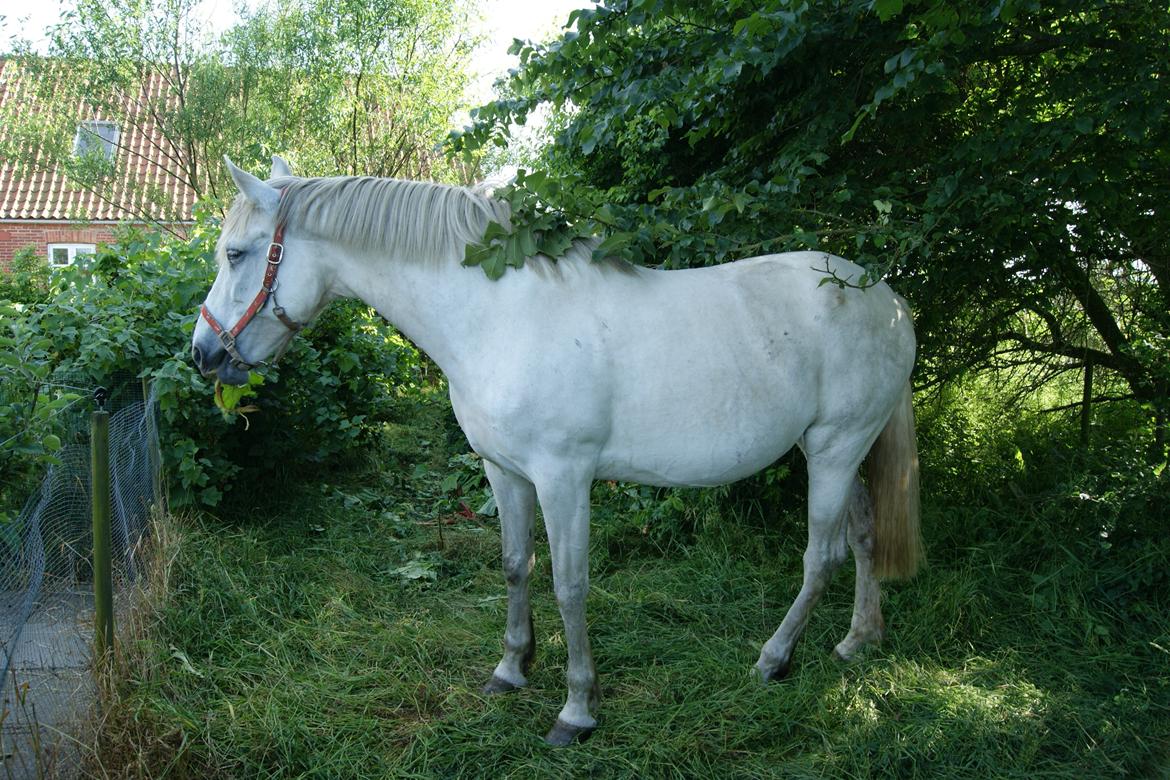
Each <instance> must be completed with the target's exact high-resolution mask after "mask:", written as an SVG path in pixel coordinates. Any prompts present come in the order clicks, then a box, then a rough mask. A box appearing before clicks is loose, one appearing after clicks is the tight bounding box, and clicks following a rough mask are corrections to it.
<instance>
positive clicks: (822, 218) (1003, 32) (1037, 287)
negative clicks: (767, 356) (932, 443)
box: [454, 0, 1170, 450]
mask: <svg viewBox="0 0 1170 780" xmlns="http://www.w3.org/2000/svg"><path fill="white" fill-rule="evenodd" d="M569 26H570V27H571V28H573V29H570V30H569V31H568V32H566V33H565V34H564V35H563V36H562V37H561V38H560V39H558V40H556V41H554V42H552V43H551V44H548V45H536V44H532V43H522V42H518V43H517V44H516V45H515V47H514V50H515V51H516V52H517V53H518V54H519V55H520V59H521V63H522V64H521V67H520V68H519V70H518V72H517V73H516V74H515V76H514V77H513V78H512V79H511V81H510V84H509V90H510V93H509V97H508V98H507V99H502V100H498V101H496V102H494V103H492V104H489V105H487V106H484V107H482V108H480V109H479V110H478V111H477V112H475V114H474V115H473V119H474V123H473V125H472V126H471V127H470V128H468V129H467V130H466V131H465V132H463V133H461V134H458V135H457V136H456V137H455V138H454V148H455V149H456V150H464V151H467V150H472V149H478V148H481V147H483V146H485V145H487V144H490V143H492V142H496V143H504V142H506V138H507V135H508V130H509V127H510V126H512V125H513V123H522V122H524V121H525V119H526V118H527V117H528V116H529V115H530V114H531V112H532V111H533V110H534V109H535V108H536V107H537V106H539V105H541V104H549V105H551V106H552V107H553V108H554V110H555V111H558V112H560V114H561V115H562V116H563V117H565V118H566V120H567V121H565V122H564V123H563V127H562V128H561V129H559V130H558V132H557V133H556V136H555V138H554V139H553V140H552V142H551V143H550V144H549V146H548V147H547V149H546V152H545V155H544V157H543V160H542V165H541V166H540V167H541V171H540V173H539V174H538V175H531V176H523V175H522V176H521V177H520V178H519V180H518V183H517V186H516V188H515V190H514V191H513V192H511V193H510V194H509V197H511V198H512V200H513V201H514V204H515V206H516V208H517V210H518V212H519V213H520V215H521V217H522V219H521V220H520V221H521V222H524V221H525V220H528V221H529V222H535V223H536V224H537V226H538V227H539V228H541V229H543V230H544V231H546V232H548V233H550V234H553V235H557V236H560V237H564V236H565V235H573V234H577V233H591V232H593V233H605V234H606V235H607V236H608V238H607V239H606V241H605V243H604V244H603V245H602V251H604V252H620V253H622V254H624V255H625V256H627V257H629V258H630V259H633V260H635V261H640V262H650V263H657V264H662V265H664V266H666V267H680V266H689V265H702V264H710V263H717V262H722V261H725V260H728V259H733V258H735V257H742V256H747V255H752V254H760V253H763V252H766V251H776V250H788V249H807V248H815V249H824V250H826V251H832V252H835V253H838V254H841V255H844V256H847V257H850V258H852V259H854V260H857V261H858V262H860V263H861V264H862V265H863V266H865V267H866V269H867V275H866V276H865V277H863V278H861V279H850V280H831V281H835V282H838V283H843V284H860V285H864V284H868V283H869V282H870V281H871V279H873V278H877V277H879V276H883V275H884V276H891V277H893V281H894V282H895V283H896V285H897V286H898V288H899V289H900V290H901V291H903V292H904V293H905V294H907V295H908V297H910V298H911V300H912V302H913V303H914V305H915V308H916V311H917V317H918V326H919V332H920V336H921V337H922V341H923V345H922V347H923V348H922V364H921V371H922V374H923V377H922V380H920V381H927V382H934V381H942V380H944V379H946V378H947V377H950V376H953V375H955V374H956V373H961V372H964V371H968V370H971V369H974V368H979V367H983V366H987V365H992V364H1006V365H1020V366H1023V367H1026V368H1028V369H1029V370H1031V371H1032V372H1033V374H1034V375H1035V378H1036V381H1037V382H1043V381H1046V380H1048V379H1051V378H1052V377H1055V376H1058V375H1060V374H1061V373H1064V372H1069V371H1081V370H1085V368H1086V366H1089V365H1093V366H1096V367H1098V368H1100V369H1103V371H1104V375H1102V373H1101V372H1099V373H1098V381H1099V383H1100V387H1102V388H1103V389H1104V390H1103V392H1104V393H1105V394H1106V395H1109V396H1111V397H1114V396H1125V397H1133V398H1136V399H1138V400H1139V401H1140V402H1141V403H1143V404H1144V405H1146V406H1147V407H1148V408H1149V409H1150V410H1151V411H1152V413H1153V416H1154V419H1155V420H1156V423H1155V429H1156V431H1157V433H1156V435H1157V437H1158V447H1159V448H1160V450H1164V441H1165V440H1164V436H1165V426H1166V415H1167V411H1168V410H1167V395H1168V389H1170V349H1168V348H1167V347H1168V344H1167V336H1168V334H1170V315H1168V313H1167V312H1168V310H1170V263H1168V258H1167V255H1166V249H1165V247H1166V246H1167V240H1166V239H1167V236H1166V232H1167V230H1168V229H1170V228H1168V227H1167V226H1168V225H1170V220H1168V219H1167V214H1166V213H1165V212H1166V208H1167V207H1166V204H1167V202H1170V201H1168V196H1170V192H1168V187H1170V177H1168V176H1167V173H1166V171H1167V170H1168V168H1167V165H1166V162H1167V160H1168V159H1170V135H1168V132H1167V128H1168V123H1167V111H1168V110H1170V109H1168V106H1170V84H1168V79H1167V73H1168V71H1170V9H1167V7H1166V6H1165V4H1157V3H1148V2H1144V0H1090V1H1089V2H1082V1H1079V0H1056V1H1055V2H1043V3H1041V2H1038V1H1035V0H995V1H994V2H991V1H990V0H986V1H983V2H970V3H968V2H962V3H960V2H952V1H950V0H919V1H918V2H915V1H914V0H906V2H903V0H874V1H873V2H868V1H867V2H862V1H861V0H853V1H841V2H828V3H810V2H799V1H797V0H754V1H749V0H730V2H716V1H715V0H701V1H700V2H692V1H688V2H682V1H681V0H613V1H611V2H605V3H603V4H602V5H600V6H598V7H596V8H594V9H588V10H582V11H577V12H574V13H573V14H572V15H571V17H570V19H569ZM520 229H521V230H522V229H523V227H521V228H520ZM519 243H520V242H511V243H509V240H508V236H506V235H497V236H494V237H491V239H490V240H489V242H488V245H487V246H486V247H485V248H484V249H482V250H479V251H478V252H477V253H472V254H471V255H470V256H469V259H470V260H472V261H474V262H482V263H484V264H485V267H486V269H487V270H489V271H496V272H502V269H503V267H504V266H505V265H506V264H507V263H508V262H510V261H511V260H512V259H513V258H512V255H511V253H512V252H513V251H514V247H515V246H518V245H519Z"/></svg>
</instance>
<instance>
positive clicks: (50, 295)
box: [0, 219, 419, 506]
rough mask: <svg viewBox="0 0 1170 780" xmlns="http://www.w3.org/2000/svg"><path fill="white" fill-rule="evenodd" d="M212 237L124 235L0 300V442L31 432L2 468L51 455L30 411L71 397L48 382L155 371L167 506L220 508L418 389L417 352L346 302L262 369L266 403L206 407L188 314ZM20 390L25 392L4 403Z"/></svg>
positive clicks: (376, 419) (372, 421)
mask: <svg viewBox="0 0 1170 780" xmlns="http://www.w3.org/2000/svg"><path fill="white" fill-rule="evenodd" d="M218 235H219V229H218V223H217V222H216V221H214V220H212V219H202V220H201V221H200V222H199V224H197V225H196V226H195V227H194V228H193V229H192V231H191V234H190V237H189V238H188V239H178V238H172V237H166V236H163V235H161V234H159V233H153V232H143V231H141V230H132V229H128V230H124V231H123V232H122V233H120V235H119V236H118V238H117V240H116V241H115V243H114V244H112V245H111V246H107V247H102V248H101V250H100V251H99V254H98V255H97V256H96V257H95V258H94V260H93V261H91V263H90V264H89V265H88V267H86V266H81V267H73V268H67V269H61V270H60V271H55V272H54V273H53V275H52V279H51V280H50V282H49V284H48V290H47V295H46V296H45V299H44V301H43V302H32V303H13V302H0V306H2V307H3V326H2V327H0V338H3V339H4V342H3V344H0V346H3V348H4V352H5V355H6V358H5V360H4V362H3V363H2V364H0V370H3V371H4V372H5V373H6V374H7V375H8V376H6V377H5V379H6V380H9V381H5V382H3V387H4V397H3V399H2V400H3V401H5V402H6V403H5V405H4V406H5V409H6V410H7V411H6V412H0V441H3V440H5V439H7V438H9V437H10V436H12V435H13V434H15V433H16V432H18V431H27V433H25V434H23V435H20V436H18V437H17V439H16V440H15V441H14V443H12V444H9V445H6V446H4V447H0V470H4V471H5V473H6V474H8V473H13V471H12V470H16V471H20V472H23V473H28V472H31V471H33V470H37V469H39V465H40V463H41V462H43V461H45V460H51V457H52V455H51V451H50V450H51V447H50V446H46V445H45V444H44V442H45V441H46V437H51V435H52V426H53V424H52V419H51V416H50V417H48V418H46V419H40V418H38V414H40V415H42V416H44V415H46V412H45V411H42V410H46V409H49V408H51V405H52V404H61V403H69V402H70V401H71V400H75V399H76V398H77V396H76V395H68V394H65V393H58V392H55V391H54V388H53V384H55V383H58V384H71V385H94V386H96V385H101V384H107V383H108V382H109V381H110V377H112V376H115V375H117V374H118V373H119V372H126V371H129V372H132V373H131V375H132V376H140V377H145V378H148V379H150V380H151V381H152V382H153V383H154V386H155V389H156V392H157V394H158V400H159V409H160V436H161V440H162V454H163V464H164V467H165V468H166V470H167V473H168V476H169V478H170V486H171V504H172V505H173V506H175V505H178V506H181V505H185V504H191V503H200V504H203V505H205V506H215V505H217V504H218V503H219V502H220V501H221V500H222V499H223V497H224V495H225V494H226V493H227V492H228V491H229V490H231V488H232V486H233V485H235V484H237V483H238V481H239V480H240V479H241V478H242V477H244V476H245V475H246V476H247V478H248V480H249V482H253V483H254V482H257V481H259V482H261V483H263V482H264V481H265V480H268V479H270V478H271V477H272V476H273V474H274V473H280V472H284V471H286V470H287V469H288V468H295V467H296V466H297V465H298V464H305V463H320V462H322V461H324V460H326V459H328V458H330V457H332V456H335V455H337V454H339V453H341V452H344V451H347V450H351V449H353V448H354V447H355V446H357V445H359V444H361V443H362V442H363V441H365V440H366V439H367V438H368V437H370V436H371V435H372V434H373V433H374V432H375V431H376V430H377V429H378V428H379V426H380V425H381V424H382V423H383V422H385V421H387V420H389V419H391V418H392V417H393V416H394V414H395V408H396V406H397V404H398V403H399V399H400V397H401V396H402V395H403V393H404V392H406V393H409V392H410V390H411V389H412V388H414V387H416V386H417V381H418V379H417V376H418V365H419V363H418V360H419V358H418V353H417V352H416V351H415V350H414V349H413V347H411V346H410V345H409V344H408V343H407V342H406V341H405V340H403V339H402V338H401V337H400V336H398V335H397V333H396V332H395V331H394V330H393V329H392V328H390V327H389V326H388V325H386V324H385V323H384V322H383V321H382V320H381V319H380V318H379V317H377V315H375V314H373V313H372V312H371V311H370V310H369V309H368V308H366V307H365V306H363V305H361V304H359V303H357V302H353V301H345V302H339V303H337V304H335V305H333V306H331V307H329V309H328V310H327V311H326V312H324V313H323V314H322V315H321V317H320V318H319V319H318V321H317V322H316V323H314V324H313V326H311V327H309V328H306V330H305V331H304V333H303V335H302V336H301V337H299V338H297V339H296V340H295V341H294V342H293V345H292V347H291V349H290V350H289V352H288V354H287V355H286V357H285V359H284V363H283V369H284V370H283V371H280V370H275V369H273V370H270V371H268V377H267V381H266V383H265V385H264V387H263V389H262V390H261V393H260V398H259V399H258V404H259V405H260V406H261V411H259V412H257V413H254V414H252V415H250V416H249V419H247V420H243V419H240V418H238V417H233V416H230V415H225V414H223V413H221V412H220V411H218V410H217V409H216V408H215V406H214V403H213V395H212V388H211V383H210V382H208V381H207V380H204V379H203V378H202V377H200V376H199V374H198V372H197V371H196V370H195V368H194V366H193V365H192V364H191V361H190V358H189V350H190V339H191V333H192V331H193V329H194V324H195V311H196V309H197V307H198V305H199V303H200V301H201V300H202V299H203V297H204V295H205V293H206V291H207V289H208V288H209V287H210V284H211V281H212V278H213V277H214V273H215V264H214V260H213V253H214V246H215V241H216V239H217V238H218ZM9 354H11V357H8V355H9ZM289 367H295V370H289ZM62 377H67V378H68V379H69V380H70V381H68V382H60V378H62ZM21 397H23V398H26V399H30V400H25V401H13V400H12V399H16V398H21ZM31 399H35V400H31ZM61 399H65V400H64V401H62V400H61ZM47 441H48V445H52V444H53V441H52V439H51V438H49V439H48V440H47ZM38 442H40V444H38ZM17 445H19V446H17ZM275 466H279V467H280V468H279V469H276V471H275V472H274V467H275ZM3 499H4V497H3V496H0V500H3ZM9 500H10V501H11V500H12V499H11V497H9Z"/></svg>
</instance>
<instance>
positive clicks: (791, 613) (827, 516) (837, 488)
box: [755, 435, 860, 682]
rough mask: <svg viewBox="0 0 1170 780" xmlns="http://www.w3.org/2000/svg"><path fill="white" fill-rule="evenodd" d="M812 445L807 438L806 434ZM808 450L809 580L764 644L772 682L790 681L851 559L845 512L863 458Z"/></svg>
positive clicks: (765, 673)
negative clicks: (821, 608) (820, 604)
mask: <svg viewBox="0 0 1170 780" xmlns="http://www.w3.org/2000/svg"><path fill="white" fill-rule="evenodd" d="M806 442H807V435H806ZM818 452H822V451H821V450H817V449H813V448H811V447H808V448H807V449H806V457H807V460H808V547H807V548H806V549H805V551H804V581H803V582H802V584H801V587H800V593H799V594H797V596H796V600H795V601H793V602H792V606H791V607H789V608H788V613H787V614H786V615H785V616H784V621H783V622H782V623H781V624H780V628H778V629H776V633H775V634H773V635H772V638H771V639H769V640H768V641H767V642H765V643H764V647H763V649H762V650H761V651H760V660H759V661H757V662H756V666H755V672H756V673H757V674H758V675H759V677H760V678H761V679H762V680H763V681H764V682H767V681H768V680H776V679H780V678H782V677H784V676H785V675H786V674H787V673H788V666H789V664H790V662H791V660H792V651H793V649H794V648H795V647H796V640H797V639H799V638H800V634H801V632H802V631H804V627H805V625H806V624H807V623H808V616H809V613H810V612H811V611H812V608H813V607H814V606H816V603H817V601H818V600H819V599H820V597H821V594H822V593H823V592H824V590H825V587H826V586H827V585H828V584H829V580H830V578H831V577H832V575H833V572H835V571H836V570H837V567H838V566H840V565H841V563H842V561H844V560H845V557H846V555H847V554H848V550H847V544H846V538H845V507H846V503H847V502H848V500H849V497H850V493H851V489H852V486H853V480H854V479H855V478H856V474H857V467H858V465H859V461H860V457H858V458H856V459H854V458H852V457H850V458H846V459H842V458H836V457H829V456H826V455H824V454H812V453H818Z"/></svg>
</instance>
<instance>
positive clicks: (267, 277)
mask: <svg viewBox="0 0 1170 780" xmlns="http://www.w3.org/2000/svg"><path fill="white" fill-rule="evenodd" d="M281 195H284V192H283V190H282V191H281ZM283 240H284V223H283V222H279V223H277V225H276V231H275V232H274V233H273V234H272V243H271V244H269V245H268V267H267V268H265V269H264V281H263V282H261V284H260V291H259V292H258V293H256V297H255V298H253V299H252V303H250V304H249V305H248V308H247V310H246V311H245V312H244V316H242V317H240V321H239V322H237V323H236V324H235V325H233V326H232V327H231V329H230V330H229V329H225V328H224V327H223V325H220V324H219V321H218V320H216V319H215V317H214V316H212V314H211V310H209V309H208V308H207V304H206V303H204V304H202V305H201V306H200V307H199V313H200V314H201V315H202V316H203V319H204V320H206V321H207V324H208V325H210V326H211V330H212V332H214V333H215V335H216V336H219V341H220V343H221V344H223V348H224V349H225V350H227V353H228V355H229V356H230V357H231V358H232V361H231V362H232V365H234V366H235V367H236V368H239V369H242V370H245V371H246V370H248V369H250V368H253V367H254V366H256V365H258V364H256V363H249V362H248V361H246V360H244V357H243V355H241V354H240V351H239V349H238V348H237V347H236V338H237V337H238V336H239V335H240V333H241V332H242V331H243V330H244V328H246V327H247V326H248V323H250V322H251V321H252V319H253V318H254V317H255V316H256V315H257V314H259V313H260V310H261V309H263V308H264V304H265V303H267V302H268V298H269V297H271V298H272V313H273V314H275V315H276V317H277V319H279V320H280V321H281V322H283V323H284V326H285V327H286V328H288V329H289V330H291V331H293V332H294V333H295V332H296V331H298V330H300V329H301V324H300V323H299V322H297V321H296V320H294V319H292V318H291V317H289V316H288V315H287V314H285V311H284V307H282V306H281V305H280V304H279V303H277V302H276V274H277V273H278V272H279V271H280V263H281V261H282V260H283V259H284V243H283Z"/></svg>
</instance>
